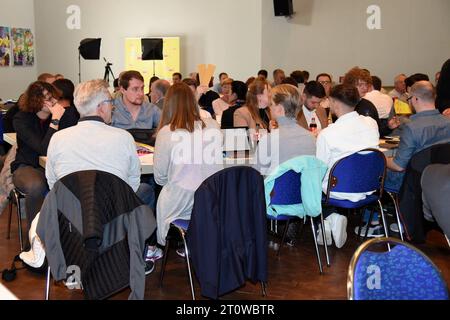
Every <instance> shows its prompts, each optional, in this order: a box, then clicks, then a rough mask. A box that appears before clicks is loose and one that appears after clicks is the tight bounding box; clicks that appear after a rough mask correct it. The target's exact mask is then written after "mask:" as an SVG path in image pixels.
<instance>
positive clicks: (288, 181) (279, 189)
mask: <svg viewBox="0 0 450 320" xmlns="http://www.w3.org/2000/svg"><path fill="white" fill-rule="evenodd" d="M300 176H301V173H297V172H295V171H293V170H290V171H287V172H286V173H284V174H283V175H282V176H280V177H278V178H277V179H276V180H275V184H274V187H273V189H272V191H271V193H270V203H271V204H272V205H279V206H289V205H297V204H301V203H302V195H301V182H300ZM267 218H268V219H270V220H273V221H285V222H286V224H285V227H284V231H283V235H282V239H281V243H280V245H279V249H278V252H277V255H279V254H280V251H281V248H282V247H283V244H284V241H285V238H286V233H287V230H288V227H289V224H290V223H291V222H292V221H293V220H295V219H298V217H297V216H293V215H286V214H283V213H282V212H280V213H279V214H278V215H277V216H276V217H275V216H272V215H267ZM310 218H311V229H312V232H313V237H314V245H315V249H316V255H317V262H318V263H319V270H320V273H321V274H322V273H323V268H322V261H321V259H320V252H319V246H318V244H317V236H316V229H315V224H314V221H313V217H312V216H310ZM320 218H321V223H320V227H321V228H325V227H324V226H325V224H324V223H323V215H322V213H320ZM322 237H323V243H326V239H325V232H324V230H322ZM324 247H325V255H326V259H327V265H328V266H329V265H330V259H329V256H328V249H327V246H326V245H325V246H324Z"/></svg>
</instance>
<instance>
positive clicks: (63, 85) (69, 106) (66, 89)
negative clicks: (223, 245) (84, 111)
mask: <svg viewBox="0 0 450 320" xmlns="http://www.w3.org/2000/svg"><path fill="white" fill-rule="evenodd" d="M53 86H54V87H55V88H56V89H58V90H59V92H60V94H61V95H60V98H59V100H58V103H59V104H60V105H62V106H63V107H64V109H65V110H66V111H65V112H64V114H63V116H62V117H61V120H60V122H59V130H62V129H65V128H69V127H72V126H74V125H76V124H77V123H78V120H79V119H80V114H79V113H78V111H77V108H75V105H74V104H73V91H74V90H75V86H74V84H73V82H72V81H70V80H69V79H59V80H56V81H55V82H53Z"/></svg>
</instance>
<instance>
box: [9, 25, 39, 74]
mask: <svg viewBox="0 0 450 320" xmlns="http://www.w3.org/2000/svg"><path fill="white" fill-rule="evenodd" d="M11 37H12V45H13V47H12V48H13V56H14V65H15V66H32V65H33V64H34V39H33V33H32V32H31V30H30V29H23V28H12V30H11Z"/></svg>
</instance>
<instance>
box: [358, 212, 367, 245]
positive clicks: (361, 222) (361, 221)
mask: <svg viewBox="0 0 450 320" xmlns="http://www.w3.org/2000/svg"><path fill="white" fill-rule="evenodd" d="M363 209H365V207H363V208H361V209H360V212H359V213H360V214H361V219H360V220H359V226H358V237H359V239H360V240H361V238H362V237H361V229H362V226H363V224H364V213H365V210H363Z"/></svg>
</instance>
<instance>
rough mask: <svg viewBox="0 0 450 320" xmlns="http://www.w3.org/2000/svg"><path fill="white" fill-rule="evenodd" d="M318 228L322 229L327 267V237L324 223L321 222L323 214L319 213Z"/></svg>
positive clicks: (328, 262)
mask: <svg viewBox="0 0 450 320" xmlns="http://www.w3.org/2000/svg"><path fill="white" fill-rule="evenodd" d="M320 228H321V229H322V240H323V243H324V247H325V257H326V258H327V267H329V266H330V256H329V255H328V244H327V237H326V230H325V223H324V220H323V214H322V212H321V213H320Z"/></svg>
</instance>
